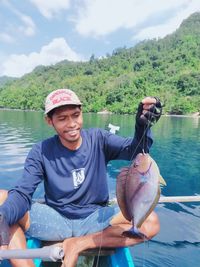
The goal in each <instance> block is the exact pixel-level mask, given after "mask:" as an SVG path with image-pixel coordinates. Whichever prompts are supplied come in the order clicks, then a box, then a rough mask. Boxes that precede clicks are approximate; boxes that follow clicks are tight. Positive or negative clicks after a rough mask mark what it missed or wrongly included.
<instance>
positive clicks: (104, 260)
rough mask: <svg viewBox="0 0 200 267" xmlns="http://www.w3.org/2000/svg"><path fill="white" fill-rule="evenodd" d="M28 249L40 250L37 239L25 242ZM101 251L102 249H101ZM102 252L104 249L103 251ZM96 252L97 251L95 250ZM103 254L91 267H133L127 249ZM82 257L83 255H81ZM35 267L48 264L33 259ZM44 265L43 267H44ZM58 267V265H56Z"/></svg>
mask: <svg viewBox="0 0 200 267" xmlns="http://www.w3.org/2000/svg"><path fill="white" fill-rule="evenodd" d="M27 246H28V248H32V249H33V248H40V247H41V242H40V241H39V240H37V239H28V240H27ZM101 250H102V249H101ZM103 250H104V249H103ZM96 251H97V250H96ZM104 251H107V252H106V254H105V253H101V254H100V255H96V256H94V261H93V266H95V267H97V266H98V267H134V266H135V265H134V262H133V259H132V255H131V253H130V250H129V248H128V247H123V248H116V249H115V248H114V249H105V250H104ZM83 255H84V254H83ZM86 255H93V252H91V253H89V254H88V253H86ZM34 264H35V266H36V267H47V266H48V263H45V264H44V263H43V262H42V260H41V259H34ZM44 265H45V266H44ZM0 266H1V267H11V265H10V263H9V261H8V260H3V261H2V262H1V264H0ZM57 266H58V267H59V266H60V263H58V264H57Z"/></svg>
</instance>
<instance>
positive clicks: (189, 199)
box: [110, 195, 200, 204]
mask: <svg viewBox="0 0 200 267" xmlns="http://www.w3.org/2000/svg"><path fill="white" fill-rule="evenodd" d="M158 202H159V203H173V202H200V195H196V196H170V197H165V196H161V197H160V199H159V201H158ZM110 203H111V204H116V203H117V199H116V198H113V199H111V200H110Z"/></svg>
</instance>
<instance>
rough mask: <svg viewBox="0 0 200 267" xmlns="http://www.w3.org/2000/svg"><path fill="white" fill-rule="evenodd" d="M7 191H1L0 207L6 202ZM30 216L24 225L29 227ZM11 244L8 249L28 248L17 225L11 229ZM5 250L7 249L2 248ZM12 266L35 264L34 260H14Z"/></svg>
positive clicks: (25, 266) (26, 266) (24, 221)
mask: <svg viewBox="0 0 200 267" xmlns="http://www.w3.org/2000/svg"><path fill="white" fill-rule="evenodd" d="M6 198H7V191H5V190H0V205H1V204H2V203H3V202H4V201H5V200H6ZM27 219H28V214H26V216H25V217H24V219H23V223H24V224H25V225H26V226H28V225H27V221H26V220H27ZM10 236H11V238H10V243H9V245H8V249H25V248H26V238H25V235H24V232H23V230H22V228H21V227H20V226H19V225H18V224H16V225H13V226H11V227H10ZM2 249H5V247H2ZM10 262H11V265H12V266H13V267H22V266H23V267H34V266H35V265H34V263H33V261H32V260H27V259H26V260H25V259H24V260H22V259H12V260H10Z"/></svg>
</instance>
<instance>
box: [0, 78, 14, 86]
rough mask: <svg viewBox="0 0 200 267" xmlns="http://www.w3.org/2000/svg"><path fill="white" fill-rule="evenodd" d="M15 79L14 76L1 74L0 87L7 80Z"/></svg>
mask: <svg viewBox="0 0 200 267" xmlns="http://www.w3.org/2000/svg"><path fill="white" fill-rule="evenodd" d="M13 80H16V78H13V77H8V76H1V77H0V87H2V86H4V85H5V84H6V83H7V82H9V81H13Z"/></svg>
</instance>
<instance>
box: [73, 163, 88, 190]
mask: <svg viewBox="0 0 200 267" xmlns="http://www.w3.org/2000/svg"><path fill="white" fill-rule="evenodd" d="M84 170H85V169H84V168H81V169H76V170H72V177H73V183H74V188H79V187H80V186H81V184H82V183H83V182H84V180H85V172H84Z"/></svg>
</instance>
